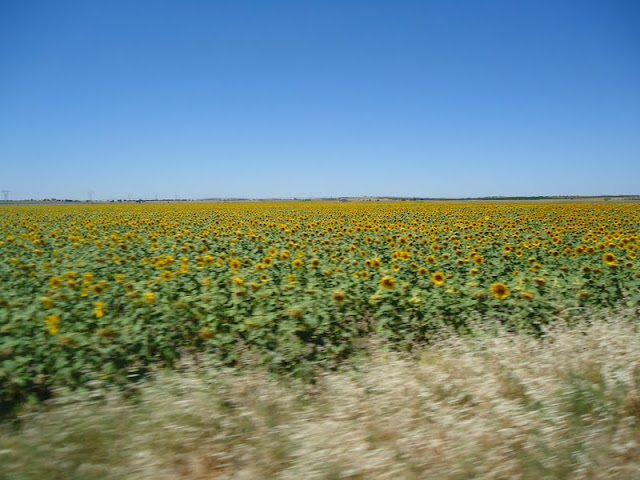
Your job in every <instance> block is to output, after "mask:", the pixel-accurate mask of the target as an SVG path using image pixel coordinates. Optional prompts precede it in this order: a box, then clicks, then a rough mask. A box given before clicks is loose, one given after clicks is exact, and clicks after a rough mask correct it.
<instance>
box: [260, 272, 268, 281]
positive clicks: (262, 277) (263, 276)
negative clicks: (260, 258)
mask: <svg viewBox="0 0 640 480" xmlns="http://www.w3.org/2000/svg"><path fill="white" fill-rule="evenodd" d="M268 280H269V276H268V275H267V274H266V273H263V274H262V275H260V281H261V282H262V283H264V282H266V281H268Z"/></svg>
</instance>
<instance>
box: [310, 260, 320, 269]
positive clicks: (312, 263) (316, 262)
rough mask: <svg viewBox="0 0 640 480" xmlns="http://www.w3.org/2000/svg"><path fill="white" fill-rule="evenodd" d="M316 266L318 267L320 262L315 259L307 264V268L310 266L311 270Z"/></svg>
mask: <svg viewBox="0 0 640 480" xmlns="http://www.w3.org/2000/svg"><path fill="white" fill-rule="evenodd" d="M318 265H320V260H318V259H317V258H314V259H313V260H311V261H310V262H309V266H311V267H312V268H316V267H317V266H318Z"/></svg>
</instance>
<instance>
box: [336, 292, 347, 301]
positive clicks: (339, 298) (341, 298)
mask: <svg viewBox="0 0 640 480" xmlns="http://www.w3.org/2000/svg"><path fill="white" fill-rule="evenodd" d="M346 298H347V296H346V295H345V293H344V292H343V291H342V290H337V291H335V292H333V301H334V302H336V303H342V302H344V301H345V299H346Z"/></svg>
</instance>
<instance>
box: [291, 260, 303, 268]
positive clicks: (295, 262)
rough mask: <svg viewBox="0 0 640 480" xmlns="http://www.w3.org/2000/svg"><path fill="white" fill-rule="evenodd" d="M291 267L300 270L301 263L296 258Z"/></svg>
mask: <svg viewBox="0 0 640 480" xmlns="http://www.w3.org/2000/svg"><path fill="white" fill-rule="evenodd" d="M291 265H292V266H293V268H301V267H302V265H303V263H302V260H300V259H299V258H296V259H295V260H294V261H293V262H291Z"/></svg>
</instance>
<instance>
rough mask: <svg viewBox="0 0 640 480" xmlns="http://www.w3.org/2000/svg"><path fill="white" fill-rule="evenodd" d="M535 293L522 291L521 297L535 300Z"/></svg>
mask: <svg viewBox="0 0 640 480" xmlns="http://www.w3.org/2000/svg"><path fill="white" fill-rule="evenodd" d="M533 297H534V295H533V293H531V292H520V298H522V299H524V300H528V301H531V300H533Z"/></svg>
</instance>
